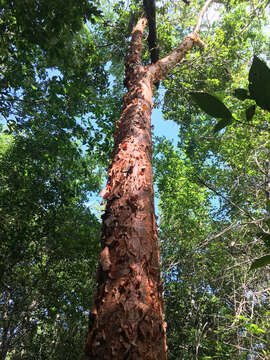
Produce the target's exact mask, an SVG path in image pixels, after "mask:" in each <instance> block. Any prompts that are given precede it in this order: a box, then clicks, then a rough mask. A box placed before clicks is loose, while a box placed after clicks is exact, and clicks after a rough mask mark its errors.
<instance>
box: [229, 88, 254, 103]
mask: <svg viewBox="0 0 270 360" xmlns="http://www.w3.org/2000/svg"><path fill="white" fill-rule="evenodd" d="M233 94H234V96H235V97H237V99H239V100H242V101H244V100H246V99H250V96H249V94H248V91H247V90H246V89H235V90H234V93H233Z"/></svg>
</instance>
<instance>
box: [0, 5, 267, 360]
mask: <svg viewBox="0 0 270 360" xmlns="http://www.w3.org/2000/svg"><path fill="white" fill-rule="evenodd" d="M143 3H144V2H143V1H138V0H129V1H121V0H120V1H118V0H114V1H102V0H100V1H87V0H83V1H80V2H78V1H75V0H66V1H48V0H46V1H45V0H43V1H41V0H40V1H34V0H33V1H32V0H31V1H22V0H17V1H12V2H11V1H6V0H3V1H1V7H0V10H1V19H0V34H1V36H0V114H1V118H0V120H1V135H0V179H1V180H0V239H1V241H0V288H1V292H0V293H1V295H0V314H1V315H0V337H1V341H0V358H1V359H5V360H13V359H14V360H16V359H28V360H29V359H33V360H34V359H35V360H37V359H50V358H54V359H59V360H60V359H63V357H64V358H65V359H70V360H73V359H74V360H75V359H78V358H79V357H80V356H81V354H82V349H83V345H84V343H85V334H86V331H87V316H88V311H89V309H90V307H91V301H92V298H93V294H94V291H95V275H94V274H95V268H96V264H97V259H98V256H99V250H100V245H99V240H100V228H101V220H100V215H101V213H102V211H103V210H102V209H103V203H101V204H100V202H101V198H99V197H98V194H99V192H100V191H101V188H102V185H103V183H104V173H105V168H106V167H107V166H108V161H109V159H110V157H111V153H112V143H113V133H114V130H115V127H116V125H115V123H116V121H117V120H118V119H119V117H120V113H121V107H122V97H123V95H124V93H125V90H124V85H123V79H124V62H125V56H126V53H127V50H128V46H129V40H130V32H131V30H132V26H133V25H134V22H135V23H136V21H137V19H138V18H139V17H140V16H141V14H142V12H143V9H144V7H143V6H144V4H143ZM146 3H147V2H146ZM188 3H189V4H188ZM203 3H204V1H202V0H191V1H190V2H185V1H165V0H160V1H156V12H155V16H156V21H155V23H156V33H157V43H156V42H154V43H153V42H152V43H151V42H150V41H149V44H150V47H149V46H148V40H147V38H148V39H149V36H148V35H146V37H145V39H144V47H143V55H142V57H143V62H144V64H145V65H146V64H150V62H151V60H152V62H155V61H156V59H157V57H155V56H157V54H156V53H155V54H154V55H153V46H154V47H155V49H158V52H159V53H160V57H161V58H162V57H164V56H165V55H167V54H168V53H169V52H171V50H172V49H174V48H175V47H176V46H177V45H179V44H180V43H181V41H182V40H183V38H184V37H185V36H186V35H187V34H188V33H190V31H191V30H192V29H193V27H194V25H195V23H196V19H197V17H198V14H199V11H200V9H201V7H202V5H203ZM268 18H269V5H268V1H265V0H251V1H239V0H229V1H228V0H224V1H222V0H220V1H215V2H213V4H212V5H211V7H210V8H209V10H208V13H207V16H206V18H205V19H204V21H203V23H202V26H201V30H200V37H201V39H202V41H203V42H204V43H205V44H206V46H205V47H203V48H200V47H194V48H193V49H192V51H191V52H190V53H189V54H188V55H187V57H186V58H185V59H184V60H183V61H182V62H180V63H179V64H178V65H177V67H176V68H175V69H174V70H173V71H172V73H170V75H169V76H167V77H166V78H164V79H163V81H162V83H161V84H160V86H159V88H158V89H155V106H156V108H158V109H160V111H161V110H162V113H163V118H164V120H163V121H166V120H173V121H174V122H175V123H176V124H177V125H178V126H179V134H178V137H177V139H178V144H177V146H173V145H172V143H171V142H170V141H169V140H168V139H166V134H164V137H155V136H154V158H153V166H154V180H155V190H156V204H157V212H158V215H159V220H158V224H159V239H160V246H161V261H162V274H163V285H164V297H165V301H166V308H165V313H166V314H165V315H166V321H167V323H168V327H167V338H168V346H169V359H190V360H193V359H198V360H207V359H251V358H252V359H265V360H266V359H268V358H269V355H270V337H269V333H270V323H269V313H270V308H269V288H270V286H269V282H270V279H269V266H267V264H269V261H268V258H267V259H265V256H269V253H270V252H269V248H270V241H269V233H270V228H269V213H270V208H269V200H270V198H269V196H270V195H269V194H270V162H269V150H270V137H269V136H270V135H269V131H270V130H269V129H270V128H269V101H268V98H267V97H265V96H266V95H267V93H268V87H269V81H268V80H269V76H268V72H267V70H266V68H267V65H268V66H269V65H270V64H269V62H268V60H269V46H268V44H269V32H268V30H267V29H268V27H267V26H269V19H268ZM153 23H154V22H152V25H150V27H149V35H150V32H153ZM151 26H152V30H151ZM150 38H151V37H150ZM152 39H153V38H152ZM151 49H152V50H151ZM254 64H255V65H254ZM256 64H257V65H256ZM262 64H263V65H262ZM252 66H253V68H252ZM254 66H255V67H256V66H257V67H259V68H263V70H262V71H265V73H264V75H263V76H262V77H260V74H259V75H258V71H257V70H258V69H257V68H255V69H254ZM251 68H252V69H253V70H252V72H250V69H251ZM267 69H268V68H267ZM254 70H256V71H254ZM258 76H259V77H258ZM257 83H259V85H258V88H259V89H260V91H259V95H256V94H257V93H256V94H255V91H254V86H255V85H256V84H257ZM202 94H203V95H202ZM213 99H214V100H213ZM205 104H208V105H209V106H210V107H211V104H214V105H213V107H211V110H210V111H208V113H207V112H205V111H206V110H207V109H209V106H208V105H207V106H205ZM217 104H218V105H217ZM255 105H256V110H255ZM204 106H205V108H204ZM224 109H226V110H224ZM254 110H255V111H254ZM232 116H233V118H234V121H231V119H232ZM217 124H218V125H217ZM214 130H216V131H214ZM153 135H155V131H154V130H153ZM99 199H100V200H99ZM258 259H261V260H258ZM256 261H257V263H256ZM258 261H261V262H260V263H258ZM252 264H255V265H253V269H252ZM256 264H257V265H256ZM261 265H266V266H261ZM63 354H64V355H63Z"/></svg>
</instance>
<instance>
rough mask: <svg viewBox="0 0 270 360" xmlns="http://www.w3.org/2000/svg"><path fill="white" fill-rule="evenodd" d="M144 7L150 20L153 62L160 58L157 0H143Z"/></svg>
mask: <svg viewBox="0 0 270 360" xmlns="http://www.w3.org/2000/svg"><path fill="white" fill-rule="evenodd" d="M143 7H144V12H145V15H146V18H147V20H148V28H149V34H148V38H147V41H148V47H149V52H150V58H151V63H152V64H153V63H155V62H157V61H158V58H159V48H158V45H157V28H156V0H143Z"/></svg>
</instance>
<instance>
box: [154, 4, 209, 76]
mask: <svg viewBox="0 0 270 360" xmlns="http://www.w3.org/2000/svg"><path fill="white" fill-rule="evenodd" d="M213 1H214V0H207V1H206V2H205V4H204V6H203V8H202V10H201V12H200V14H199V17H198V21H197V24H196V26H195V28H194V30H193V31H192V32H191V33H190V34H188V35H187V36H186V37H185V38H184V40H183V41H182V43H181V44H180V45H179V46H178V47H176V48H175V49H174V50H173V51H172V52H171V53H170V54H169V55H167V56H165V57H164V58H163V59H160V60H159V61H157V62H156V63H155V64H152V65H150V67H149V71H150V72H151V75H152V81H153V83H155V82H157V81H159V80H161V79H162V78H164V77H165V76H166V75H167V74H168V73H169V72H170V71H172V69H173V68H174V67H175V66H176V65H177V64H178V63H179V62H180V61H181V60H182V59H183V58H184V57H185V56H186V54H187V53H188V51H189V50H190V49H191V48H192V46H193V44H194V43H195V44H197V45H199V46H201V47H203V46H205V44H204V42H203V41H202V40H201V39H200V37H199V35H198V31H199V29H200V27H201V24H202V19H203V16H204V14H205V13H206V11H207V9H208V7H209V5H210V4H211V3H212V2H213Z"/></svg>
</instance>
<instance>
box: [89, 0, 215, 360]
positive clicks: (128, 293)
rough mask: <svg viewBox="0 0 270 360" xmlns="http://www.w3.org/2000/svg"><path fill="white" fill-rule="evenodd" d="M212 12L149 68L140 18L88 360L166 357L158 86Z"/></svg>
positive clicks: (111, 172)
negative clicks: (156, 186)
mask: <svg viewBox="0 0 270 360" xmlns="http://www.w3.org/2000/svg"><path fill="white" fill-rule="evenodd" d="M211 1H212V0H208V1H207V2H206V4H208V5H209V4H210V2H211ZM208 5H207V6H208ZM207 6H206V8H207ZM204 8H205V7H204ZM206 8H205V9H203V10H202V12H201V14H200V16H199V21H198V24H197V26H196V28H195V30H194V32H193V33H191V34H189V35H188V36H187V37H186V38H185V39H184V41H183V42H182V44H181V45H180V46H178V47H177V48H176V49H175V50H174V51H173V52H172V53H171V54H170V55H168V56H167V57H165V58H164V59H161V60H159V61H157V62H156V63H154V64H151V65H148V66H142V65H141V59H140V58H141V50H142V36H143V30H144V27H145V25H146V22H147V20H146V18H141V19H140V20H139V21H138V23H137V25H136V26H135V27H134V29H133V31H132V41H131V47H130V52H129V55H128V57H127V61H126V79H125V85H126V87H127V89H128V92H127V94H126V95H125V97H124V108H123V112H122V115H121V118H120V120H119V121H118V122H117V123H116V125H117V128H118V129H117V131H116V133H115V136H114V140H115V145H114V154H113V161H112V164H111V165H110V167H109V169H108V182H107V186H106V188H105V190H103V192H102V196H103V198H104V199H105V200H106V202H107V204H106V210H105V213H104V214H103V216H102V220H103V229H102V251H101V255H100V260H99V267H98V271H97V282H98V290H97V293H96V294H95V304H94V307H93V309H92V311H91V314H90V320H89V333H88V336H87V343H86V347H85V359H86V360H113V359H117V360H124V359H125V360H166V359H167V345H166V323H165V322H164V316H163V300H162V283H161V278H160V265H159V262H160V261H159V260H160V258H159V257H160V256H159V246H158V241H157V228H156V217H155V214H154V192H153V175H152V140H151V113H152V107H153V103H152V93H153V84H154V83H156V82H158V81H159V80H160V79H161V78H162V77H164V76H166V75H167V73H168V72H169V71H171V70H172V69H173V67H174V66H175V65H176V64H177V63H178V62H179V61H180V60H181V59H182V58H183V57H184V56H185V55H186V53H187V52H188V51H189V50H190V49H191V47H192V45H193V43H194V42H197V43H198V44H199V45H202V42H201V40H200V39H199V37H198V35H197V31H198V29H199V26H200V22H201V18H202V15H203V12H204V11H205V10H206Z"/></svg>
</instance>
